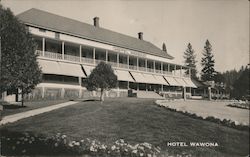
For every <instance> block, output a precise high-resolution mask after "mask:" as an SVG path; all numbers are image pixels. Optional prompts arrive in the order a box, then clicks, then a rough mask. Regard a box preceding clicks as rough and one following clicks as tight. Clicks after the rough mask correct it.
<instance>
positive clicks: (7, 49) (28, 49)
mask: <svg viewBox="0 0 250 157" xmlns="http://www.w3.org/2000/svg"><path fill="white" fill-rule="evenodd" d="M0 37H1V77H0V87H1V92H3V91H7V90H10V89H14V90H13V91H17V89H20V90H19V91H21V93H16V92H13V94H22V105H23V96H24V94H27V93H30V92H31V90H32V89H34V88H35V86H36V85H37V84H38V83H39V82H40V81H41V69H40V68H39V66H38V63H37V61H36V58H37V55H35V49H36V44H35V42H34V41H33V39H32V37H31V34H30V33H29V32H28V30H27V29H26V27H25V26H24V25H23V24H21V23H20V22H19V21H18V19H17V18H16V17H15V16H14V15H13V13H12V12H11V10H10V9H5V8H4V7H3V6H2V5H1V4H0ZM1 92H0V93H1Z"/></svg>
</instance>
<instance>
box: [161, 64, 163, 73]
mask: <svg viewBox="0 0 250 157" xmlns="http://www.w3.org/2000/svg"><path fill="white" fill-rule="evenodd" d="M161 73H163V63H162V62H161Z"/></svg>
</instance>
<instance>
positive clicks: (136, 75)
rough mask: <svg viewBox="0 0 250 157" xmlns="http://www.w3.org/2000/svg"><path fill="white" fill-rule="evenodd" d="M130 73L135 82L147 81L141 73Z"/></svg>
mask: <svg viewBox="0 0 250 157" xmlns="http://www.w3.org/2000/svg"><path fill="white" fill-rule="evenodd" d="M131 74H132V76H133V77H134V79H135V81H136V82H138V83H148V82H147V80H146V79H145V77H144V76H143V74H142V73H138V72H131Z"/></svg>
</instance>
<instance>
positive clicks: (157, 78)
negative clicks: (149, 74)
mask: <svg viewBox="0 0 250 157" xmlns="http://www.w3.org/2000/svg"><path fill="white" fill-rule="evenodd" d="M154 77H155V79H156V80H157V82H159V83H160V84H162V85H169V84H168V83H167V81H166V80H165V79H164V77H163V76H160V75H154Z"/></svg>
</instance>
